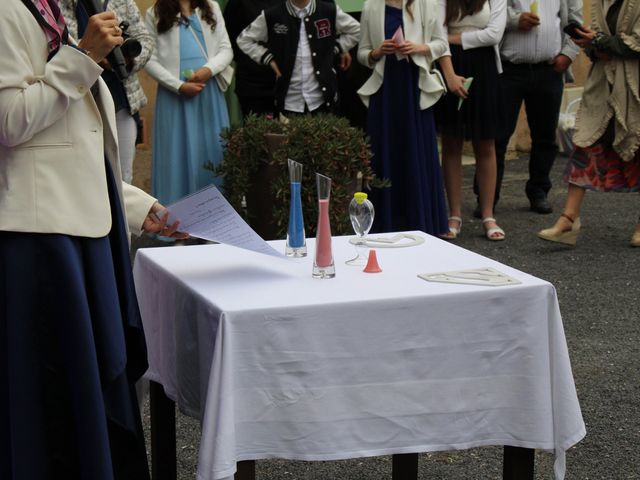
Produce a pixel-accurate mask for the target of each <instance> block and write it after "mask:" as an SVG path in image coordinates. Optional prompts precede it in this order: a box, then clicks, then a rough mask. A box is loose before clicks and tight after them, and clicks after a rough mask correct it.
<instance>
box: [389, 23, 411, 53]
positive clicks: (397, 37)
mask: <svg viewBox="0 0 640 480" xmlns="http://www.w3.org/2000/svg"><path fill="white" fill-rule="evenodd" d="M391 40H393V43H395V45H396V47H401V46H402V45H403V44H404V32H403V31H402V25H401V26H399V27H398V29H397V30H396V31H395V33H394V34H393V36H392V37H391ZM396 58H397V59H398V60H406V59H407V56H406V55H403V54H402V53H396Z"/></svg>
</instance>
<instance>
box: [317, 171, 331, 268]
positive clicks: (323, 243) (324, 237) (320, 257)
mask: <svg viewBox="0 0 640 480" xmlns="http://www.w3.org/2000/svg"><path fill="white" fill-rule="evenodd" d="M316 186H317V188H318V227H317V229H316V255H315V258H314V260H313V272H312V274H311V275H312V276H313V278H333V277H335V276H336V267H335V264H334V262H333V252H332V251H331V224H330V223H329V202H330V200H331V179H330V178H329V177H325V176H324V175H320V174H319V173H316Z"/></svg>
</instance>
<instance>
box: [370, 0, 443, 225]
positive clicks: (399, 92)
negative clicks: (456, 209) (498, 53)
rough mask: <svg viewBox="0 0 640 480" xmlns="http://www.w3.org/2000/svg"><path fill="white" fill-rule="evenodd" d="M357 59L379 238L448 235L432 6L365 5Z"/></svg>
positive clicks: (405, 2)
mask: <svg viewBox="0 0 640 480" xmlns="http://www.w3.org/2000/svg"><path fill="white" fill-rule="evenodd" d="M360 28H361V30H360V31H361V40H360V45H359V46H358V60H359V61H360V63H362V64H363V65H365V66H367V67H369V68H371V69H372V70H373V71H372V73H371V76H370V77H369V79H368V80H367V82H366V83H365V84H364V85H363V86H362V88H360V90H359V91H358V93H359V94H360V97H361V98H362V100H363V102H364V103H365V104H366V105H367V106H368V107H369V114H368V126H367V131H368V134H369V137H370V139H371V148H372V150H373V159H372V166H373V169H374V171H375V172H376V175H378V177H381V178H387V179H389V180H391V187H389V188H384V189H381V190H379V191H374V192H373V193H372V197H373V201H374V204H375V206H376V220H375V224H374V229H375V230H377V231H400V230H422V231H424V232H427V233H430V234H433V235H438V234H442V233H444V232H446V231H447V216H446V205H445V201H444V191H443V186H442V178H441V177H442V176H441V172H440V163H439V159H438V149H437V142H436V132H435V124H434V119H433V111H432V110H433V109H432V107H433V105H434V104H435V103H436V102H437V101H438V99H439V98H440V97H441V96H442V95H443V93H444V91H445V87H444V82H443V80H442V77H441V76H440V73H439V72H438V71H437V70H435V69H434V68H433V62H434V61H436V60H437V59H438V58H439V57H440V56H441V55H442V54H444V53H445V52H446V51H447V42H446V37H445V36H444V33H443V31H442V25H441V23H440V22H439V20H438V5H437V3H436V0H387V1H386V2H385V1H384V0H366V2H365V4H364V7H363V9H362V17H361V23H360Z"/></svg>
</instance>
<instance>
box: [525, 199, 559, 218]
mask: <svg viewBox="0 0 640 480" xmlns="http://www.w3.org/2000/svg"><path fill="white" fill-rule="evenodd" d="M529 202H530V203H531V207H530V208H529V210H531V211H532V212H536V213H541V214H543V215H546V214H548V213H551V212H553V207H552V206H551V204H550V203H549V200H547V198H546V197H539V198H530V199H529Z"/></svg>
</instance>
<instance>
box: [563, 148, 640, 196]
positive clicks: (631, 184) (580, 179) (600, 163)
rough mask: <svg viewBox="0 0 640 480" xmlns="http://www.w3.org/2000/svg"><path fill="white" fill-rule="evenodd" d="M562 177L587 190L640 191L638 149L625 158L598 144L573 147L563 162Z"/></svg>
mask: <svg viewBox="0 0 640 480" xmlns="http://www.w3.org/2000/svg"><path fill="white" fill-rule="evenodd" d="M564 181H565V182H567V183H571V184H574V185H577V186H578V187H581V188H585V189H587V190H597V191H601V192H640V150H638V151H637V152H636V154H635V156H634V157H633V159H632V160H631V161H628V162H625V161H623V160H622V159H621V158H620V156H619V155H618V154H617V153H616V152H615V151H614V150H613V148H611V147H608V146H605V145H602V144H596V145H593V146H591V147H587V148H581V147H576V148H575V149H574V151H573V153H572V154H571V157H570V158H569V161H568V162H567V168H566V170H565V173H564Z"/></svg>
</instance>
